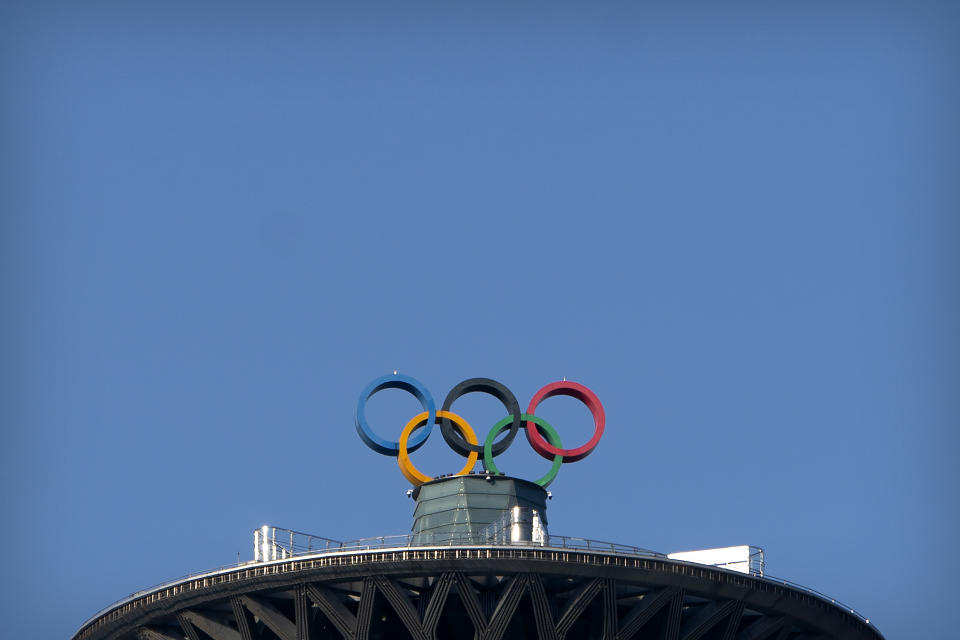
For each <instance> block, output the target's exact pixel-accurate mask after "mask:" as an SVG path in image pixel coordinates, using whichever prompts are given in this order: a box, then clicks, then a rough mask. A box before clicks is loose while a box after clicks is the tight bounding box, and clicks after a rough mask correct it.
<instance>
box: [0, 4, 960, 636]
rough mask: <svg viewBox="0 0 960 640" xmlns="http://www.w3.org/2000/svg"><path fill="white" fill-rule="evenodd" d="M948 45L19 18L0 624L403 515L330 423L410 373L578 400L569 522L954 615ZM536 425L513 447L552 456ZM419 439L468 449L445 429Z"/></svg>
mask: <svg viewBox="0 0 960 640" xmlns="http://www.w3.org/2000/svg"><path fill="white" fill-rule="evenodd" d="M451 5H456V6H451ZM958 27H960V13H958V11H957V9H956V7H955V5H954V6H951V3H943V4H937V3H922V2H921V3H913V4H910V5H906V4H904V6H902V7H899V8H897V7H895V6H893V5H888V4H883V3H867V2H863V3H851V4H840V5H837V4H835V3H816V4H814V5H809V6H808V5H805V6H804V7H794V6H789V5H788V4H786V3H782V4H779V5H778V6H776V7H773V6H771V3H759V2H757V3H734V4H730V5H727V6H725V7H724V8H722V9H721V8H718V7H714V6H712V3H710V4H704V5H701V6H698V7H687V8H685V9H679V8H672V7H667V6H657V5H644V6H638V5H637V4H636V3H583V4H581V5H573V4H568V3H563V4H558V3H519V4H518V3H497V2H495V3H475V4H473V5H469V4H466V3H439V2H437V3H423V4H421V3H412V4H411V3H402V7H400V6H396V3H383V4H382V5H376V4H367V5H365V6H363V7H362V8H361V7H358V6H354V5H353V4H345V5H343V6H333V5H323V6H321V5H320V4H307V3H300V4H297V3H293V4H282V3H277V4H271V5H259V4H256V5H255V4H253V3H250V4H243V3H240V4H228V3H221V4H213V5H208V6H206V7H204V8H200V7H195V6H194V5H193V3H186V2H183V3H177V2H174V3H119V2H117V3H94V4H86V3H63V4H47V3H33V2H30V3H27V2H14V3H4V5H3V6H2V8H0V90H2V95H3V98H2V102H0V105H2V106H0V169H2V173H0V176H2V178H0V180H2V182H0V207H2V209H0V211H2V218H0V225H2V226H0V232H2V235H0V242H2V245H0V286H2V309H3V316H2V318H3V325H2V329H3V331H2V385H0V387H2V388H0V412H2V413H0V417H2V428H3V445H2V448H0V451H2V474H3V482H2V483H0V486H2V493H0V496H2V513H3V519H4V522H3V527H2V531H3V534H2V536H3V544H2V547H0V548H2V549H4V554H5V557H4V559H3V565H4V578H3V580H2V581H0V582H2V586H0V590H2V597H0V615H3V617H4V618H5V619H9V620H11V621H10V622H9V623H5V629H6V630H7V631H9V633H10V635H11V637H13V636H20V637H43V638H65V637H67V636H69V635H70V634H71V633H72V632H73V631H74V630H75V629H76V627H77V626H78V625H79V624H80V623H81V622H82V621H83V620H84V619H85V618H86V617H87V616H88V615H90V614H92V613H93V612H94V611H96V610H97V609H99V608H100V607H101V606H104V605H106V604H108V603H110V602H112V601H113V600H115V599H118V598H120V597H123V596H125V595H127V594H128V593H130V592H132V591H134V590H137V589H140V588H143V587H146V586H148V585H151V584H155V583H157V582H161V581H164V580H166V579H170V578H174V577H177V576H180V575H182V574H185V573H188V572H191V571H195V570H200V569H206V568H210V567H214V566H219V565H224V564H228V563H231V562H235V561H236V559H237V552H238V551H239V552H240V556H241V558H242V559H249V558H250V556H251V548H250V547H251V531H252V530H253V528H254V527H256V526H258V525H260V524H262V523H264V522H269V523H274V524H277V525H279V526H285V527H289V528H293V529H299V530H304V531H309V532H315V533H318V534H321V535H326V536H329V537H334V538H351V537H361V536H369V535H377V534H387V533H403V532H405V531H407V530H408V528H409V525H410V515H411V512H412V508H413V504H412V503H411V502H410V501H409V500H407V499H406V498H405V497H404V490H405V489H406V488H407V485H406V483H405V481H404V480H403V478H402V477H401V476H400V474H399V472H398V470H397V468H396V465H395V463H394V462H393V461H392V460H391V459H388V458H385V457H382V456H377V455H376V454H374V453H372V452H370V451H369V450H368V449H367V448H366V447H365V446H364V445H363V444H362V443H361V441H360V440H359V438H358V437H357V435H356V433H355V432H354V430H353V425H352V416H353V410H354V404H355V399H356V395H357V394H358V393H359V391H360V389H362V387H363V386H364V385H365V384H366V383H367V382H368V381H369V380H370V379H372V378H374V377H375V376H378V375H381V374H383V373H386V372H388V371H392V370H394V369H399V370H401V371H402V372H404V373H407V374H409V375H412V376H415V377H417V378H419V379H421V380H422V381H423V382H424V383H425V384H427V385H428V386H429V388H430V389H431V390H432V392H433V393H434V395H435V396H436V397H438V398H442V397H443V396H444V395H445V394H446V392H447V390H448V389H450V388H451V387H452V386H453V385H454V384H456V383H457V382H459V381H460V380H462V379H464V378H467V377H473V376H489V377H493V378H497V379H499V380H501V381H503V382H504V383H506V384H507V385H509V386H510V387H511V388H512V389H513V390H514V391H515V393H516V394H517V396H518V397H519V399H520V401H521V403H526V401H527V400H528V399H529V398H530V396H531V395H532V394H533V393H534V392H535V391H536V390H537V389H538V388H539V387H540V386H542V385H543V384H546V383H547V382H550V381H553V380H557V379H559V378H561V377H563V376H566V377H567V378H570V379H574V380H578V381H581V382H583V383H585V384H587V385H588V386H590V387H591V388H593V389H594V390H595V391H596V393H597V394H598V395H599V396H600V398H601V400H602V401H603V403H604V405H605V407H606V411H607V416H608V427H607V434H606V436H605V438H604V440H603V441H602V442H601V444H600V446H599V448H598V449H597V450H596V452H595V453H594V454H593V455H592V456H591V457H589V458H587V459H586V460H584V461H582V462H580V463H577V464H573V465H568V467H566V468H564V469H563V470H562V471H561V474H560V476H559V478H558V480H557V481H556V483H555V484H554V486H553V487H551V488H552V490H553V493H554V495H555V499H554V500H553V501H552V502H551V503H550V513H549V515H550V524H551V530H552V531H553V532H554V533H560V534H569V535H580V536H585V537H592V538H598V539H606V540H614V541H618V542H623V543H628V544H635V545H639V546H644V547H648V548H652V549H657V550H660V551H674V550H682V549H690V548H702V547H708V546H721V545H730V544H743V543H749V544H756V545H760V546H763V547H765V548H766V550H767V560H768V565H767V568H768V571H769V572H770V573H771V574H773V575H777V576H782V577H785V578H789V579H792V580H795V581H797V582H800V583H803V584H806V585H809V586H811V587H814V588H816V589H819V590H821V591H823V592H825V593H828V594H830V595H831V596H834V597H836V598H838V599H840V600H843V601H845V602H847V603H849V604H850V605H852V606H854V607H856V608H857V609H858V610H860V611H862V612H863V613H865V614H866V615H868V616H869V617H870V618H871V619H872V620H874V621H876V623H877V624H878V625H879V627H880V629H881V630H882V631H883V632H884V633H885V634H886V635H887V637H888V638H890V639H895V638H902V639H907V638H919V637H922V638H948V637H949V635H948V634H949V631H950V630H951V629H955V627H954V626H953V624H952V623H948V622H947V621H946V618H947V617H948V616H947V614H946V613H945V612H948V611H951V610H952V608H953V603H954V600H955V591H956V584H955V577H956V572H957V571H958V570H960V566H958V559H957V555H956V553H955V547H956V542H957V540H958V538H960V526H958V505H960V495H958V488H960V477H958V465H957V454H958V452H960V447H958V444H960V442H958V440H960V438H958V435H957V427H958V418H960V407H958V402H960V401H958V393H957V392H958V386H960V385H958V383H960V340H958V335H960V331H958V327H960V269H958V266H960V264H958V240H960V215H958V211H960V187H958V182H957V176H958V175H960V144H958V143H960V128H958V123H960V120H958V117H957V114H958V113H960V73H958V64H957V61H958V60H960V44H958V38H957V34H958V32H960V29H958ZM494 404H495V403H494ZM457 406H458V408H461V407H462V411H461V413H462V414H463V415H464V416H465V417H467V418H468V419H469V420H471V422H472V423H473V424H474V425H476V426H478V429H480V430H481V431H483V432H484V433H485V432H486V426H480V425H484V424H485V423H486V424H489V423H490V421H491V420H495V419H497V418H499V417H500V416H499V415H497V413H498V412H497V410H496V408H495V406H494V405H492V404H490V403H489V402H486V401H485V400H484V399H483V398H480V399H476V398H471V399H465V400H464V402H463V404H462V405H461V404H459V403H458V405H457ZM414 409H415V403H413V401H411V400H410V399H409V398H405V397H403V396H402V394H398V393H397V392H394V393H392V394H391V393H385V394H384V395H383V397H380V396H378V397H377V398H376V402H375V403H373V405H372V406H371V415H372V417H373V418H374V419H375V420H377V421H378V422H377V424H378V425H379V428H380V429H381V431H382V433H384V434H388V433H391V432H392V433H395V434H399V431H400V429H401V428H402V425H403V423H404V422H405V421H406V419H407V418H409V416H410V415H411V412H412V411H413V410H414ZM544 411H545V415H546V416H547V417H548V419H550V420H551V422H553V423H554V424H555V425H556V426H557V428H558V429H559V431H560V433H561V435H562V436H563V438H564V441H565V443H569V444H570V445H571V446H572V445H574V444H576V442H577V441H580V442H582V441H584V440H585V439H586V437H587V436H588V435H589V432H590V426H589V424H587V420H586V414H585V411H583V410H582V409H581V408H579V407H577V406H576V405H575V404H574V403H569V402H565V401H564V400H563V399H560V400H556V401H553V400H552V401H550V402H549V403H548V404H547V405H544ZM519 445H523V446H519ZM524 447H525V443H523V442H522V441H521V442H519V443H518V446H517V447H516V448H515V450H512V451H511V452H510V453H509V454H507V455H505V457H504V460H505V462H504V465H503V466H504V468H505V469H506V470H507V471H509V472H513V473H517V474H519V475H521V476H527V477H532V476H535V475H539V474H540V473H542V472H543V469H545V467H546V463H545V462H544V461H542V460H540V459H539V458H537V457H536V456H535V455H534V454H532V453H530V452H529V450H525V449H524ZM415 461H416V462H417V463H418V464H419V465H421V466H422V467H423V468H424V469H425V470H428V471H431V472H434V473H440V472H449V471H453V470H454V469H455V468H456V466H457V464H458V458H457V457H456V456H454V455H453V454H451V453H449V452H448V451H446V450H445V448H444V446H443V444H442V440H441V439H440V438H439V437H437V436H435V437H434V438H433V439H431V440H430V441H429V442H428V445H427V446H426V447H425V449H424V451H423V453H422V454H417V457H415Z"/></svg>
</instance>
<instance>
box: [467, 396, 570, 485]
mask: <svg viewBox="0 0 960 640" xmlns="http://www.w3.org/2000/svg"><path fill="white" fill-rule="evenodd" d="M520 419H521V420H523V422H522V423H521V428H522V429H526V428H527V425H528V424H529V423H530V422H533V423H534V424H536V425H537V427H539V428H540V429H543V430H544V431H546V432H547V440H549V441H550V444H551V445H553V446H554V447H556V448H557V449H562V448H563V443H561V442H560V434H559V433H557V431H556V430H555V429H554V428H553V427H551V426H550V423H549V422H547V421H546V420H544V419H543V418H541V417H539V416H535V415H533V414H528V413H525V414H523V415H522V416H521V417H520ZM512 424H513V416H507V417H506V418H504V419H503V420H501V421H500V422H498V423H497V424H495V425H493V427H492V428H491V429H490V433H488V434H487V439H486V441H484V443H483V464H484V466H485V467H486V468H487V470H488V471H490V472H491V473H500V469H497V465H496V463H495V462H494V461H493V441H494V440H495V439H496V437H497V436H498V435H499V434H500V432H501V431H503V430H504V429H506V428H507V427H508V426H510V425H512ZM562 464H563V456H562V455H556V456H554V457H553V466H551V467H550V471H548V472H547V474H546V475H545V476H543V477H542V478H540V479H539V480H534V483H535V484H538V485H540V486H541V487H543V488H547V487H548V486H549V485H550V483H551V482H553V479H554V478H556V477H557V474H558V473H560V465H562Z"/></svg>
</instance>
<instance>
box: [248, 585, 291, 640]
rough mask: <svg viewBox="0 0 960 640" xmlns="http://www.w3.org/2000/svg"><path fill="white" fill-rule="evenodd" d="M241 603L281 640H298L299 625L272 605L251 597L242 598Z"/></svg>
mask: <svg viewBox="0 0 960 640" xmlns="http://www.w3.org/2000/svg"><path fill="white" fill-rule="evenodd" d="M240 602H242V603H243V606H245V607H246V608H247V609H248V610H249V611H250V613H252V614H253V615H255V616H257V617H258V618H260V620H261V622H263V624H265V625H267V627H269V629H270V631H273V632H274V633H275V634H277V635H278V636H280V638H281V640H297V625H296V624H294V623H293V622H291V621H290V619H289V618H287V616H285V615H283V614H282V613H280V611H279V610H278V609H277V608H276V607H274V606H273V605H272V604H270V603H269V602H267V601H266V600H262V599H257V598H252V597H250V596H240Z"/></svg>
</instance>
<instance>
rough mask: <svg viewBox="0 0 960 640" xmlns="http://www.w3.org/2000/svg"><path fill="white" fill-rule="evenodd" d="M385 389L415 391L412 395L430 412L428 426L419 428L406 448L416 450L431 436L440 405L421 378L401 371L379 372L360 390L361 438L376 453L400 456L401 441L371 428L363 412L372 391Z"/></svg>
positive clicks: (358, 417) (359, 427)
mask: <svg viewBox="0 0 960 640" xmlns="http://www.w3.org/2000/svg"><path fill="white" fill-rule="evenodd" d="M384 389H403V390H404V391H407V392H409V393H411V394H413V396H415V397H416V399H417V400H419V401H420V405H421V406H422V407H423V410H424V411H426V412H427V424H426V426H425V427H424V428H422V429H420V430H419V432H418V433H417V435H416V436H415V437H413V438H411V439H410V442H409V443H407V451H416V450H417V449H419V448H420V446H421V445H422V444H423V443H424V442H426V441H427V438H429V437H430V432H431V430H432V429H433V423H434V422H436V418H437V408H436V405H435V404H434V403H433V397H432V396H431V395H430V392H429V391H427V388H426V387H424V386H423V385H422V384H420V381H419V380H416V379H414V378H411V377H410V376H405V375H402V374H393V375H390V374H387V375H385V376H380V377H379V378H377V379H376V380H374V381H373V382H371V383H370V384H368V385H367V386H366V388H365V389H364V390H363V392H362V393H361V394H360V400H358V401H357V413H356V425H357V433H358V434H360V438H361V439H362V440H363V441H364V442H365V443H366V444H367V446H368V447H370V448H371V449H373V450H374V451H376V452H377V453H382V454H383V455H385V456H397V455H399V454H400V443H399V442H396V441H392V440H384V439H383V438H381V437H380V436H378V435H377V434H375V433H374V432H373V429H371V428H370V425H369V424H367V418H366V416H365V415H364V407H366V405H367V400H369V399H370V398H371V397H372V396H373V394H375V393H377V392H378V391H382V390H384Z"/></svg>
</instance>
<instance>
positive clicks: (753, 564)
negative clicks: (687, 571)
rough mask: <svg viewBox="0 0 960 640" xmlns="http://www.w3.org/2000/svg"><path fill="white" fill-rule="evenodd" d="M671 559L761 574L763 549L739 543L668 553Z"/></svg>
mask: <svg viewBox="0 0 960 640" xmlns="http://www.w3.org/2000/svg"><path fill="white" fill-rule="evenodd" d="M667 557H668V558H670V559H671V560H683V561H685V562H696V563H698V564H708V565H710V566H712V567H720V568H721V569H730V570H732V571H739V572H740V573H749V574H753V575H757V576H762V575H763V549H761V548H760V547H751V546H750V545H745V544H744V545H740V546H736V547H719V548H717V549H700V550H697V551H678V552H676V553H668V554H667Z"/></svg>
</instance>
